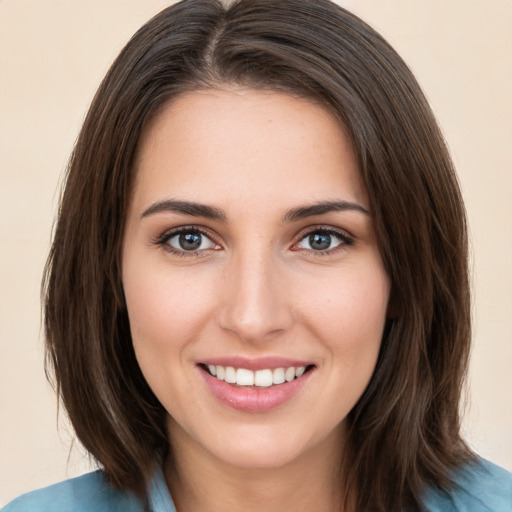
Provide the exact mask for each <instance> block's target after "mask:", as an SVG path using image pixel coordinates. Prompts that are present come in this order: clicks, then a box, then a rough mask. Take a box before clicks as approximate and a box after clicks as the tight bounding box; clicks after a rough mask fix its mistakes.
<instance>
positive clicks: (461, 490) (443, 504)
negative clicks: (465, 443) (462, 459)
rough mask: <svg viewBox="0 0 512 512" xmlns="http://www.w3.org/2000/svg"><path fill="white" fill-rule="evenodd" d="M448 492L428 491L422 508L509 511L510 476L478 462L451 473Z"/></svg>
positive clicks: (452, 511) (458, 511)
mask: <svg viewBox="0 0 512 512" xmlns="http://www.w3.org/2000/svg"><path fill="white" fill-rule="evenodd" d="M454 481H455V484H456V485H455V487H454V488H453V489H451V490H449V491H440V490H429V491H428V492H427V493H426V499H425V506H426V508H427V510H429V511H432V512H512V473H509V472H508V471H507V470H505V469H503V468H501V467H499V466H496V465H495V464H493V463H491V462H489V461H487V460H484V459H477V461H476V462H474V463H469V464H466V465H465V466H463V467H461V468H460V469H459V470H458V471H456V472H455V474H454Z"/></svg>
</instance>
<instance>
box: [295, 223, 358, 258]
mask: <svg viewBox="0 0 512 512" xmlns="http://www.w3.org/2000/svg"><path fill="white" fill-rule="evenodd" d="M352 243H353V240H352V238H351V237H349V236H348V235H346V234H343V233H341V232H338V231H334V230H327V229H316V230H315V231H310V232H309V233H307V234H306V235H305V236H304V237H302V238H301V240H300V241H299V242H298V243H297V244H296V246H295V247H296V248H297V249H303V250H306V251H313V252H319V253H322V252H329V251H333V250H335V249H336V248H338V247H340V246H341V245H352Z"/></svg>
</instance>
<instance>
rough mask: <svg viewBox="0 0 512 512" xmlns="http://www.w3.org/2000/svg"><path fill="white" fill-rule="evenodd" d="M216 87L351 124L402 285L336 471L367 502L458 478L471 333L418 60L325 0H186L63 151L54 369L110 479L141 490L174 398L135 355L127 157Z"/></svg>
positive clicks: (131, 47)
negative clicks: (282, 99)
mask: <svg viewBox="0 0 512 512" xmlns="http://www.w3.org/2000/svg"><path fill="white" fill-rule="evenodd" d="M223 84H236V85H242V86H247V87H250V88H264V89H269V90H275V91H281V92H283V91H284V92H288V93H290V94H295V95H299V96H301V97H305V98H308V99H310V100H311V101H314V102H318V103H320V104H322V105H324V106H325V107H326V108H327V109H329V110H330V111H332V112H333V113H334V114H335V115H336V116H337V118H338V119H339V122H340V123H341V124H342V125H343V126H344V128H345V130H346V132H347V133H348V134H349V137H350V139H351V142H352V144H353V147H354V151H355V153H356V155H357V159H358V163H359V168H360V172H361V175H362V178H363V180H364V183H365V185H366V190H367V192H368V195H369V198H370V203H371V211H372V217H373V221H374V224H375V229H376V233H377V238H378V244H379V248H380V252H381V255H382V258H383V260H384V264H385V267H386V269H387V272H388V274H389V276H390V278H391V282H392V296H391V310H392V319H391V320H390V321H389V323H388V325H387V326H386V329H385V333H384V336H383V340H382V346H381V351H380V356H379V360H378V363H377V367H376V369H375V372H374V375H373V377H372V380H371V382H370V384H369V385H368V387H367V389H366V390H365V392H364V394H363V396H362V397H361V399H360V400H359V401H358V403H357V405H356V406H355V407H354V409H353V410H352V411H351V412H350V414H349V418H348V420H349V427H350V429H349V442H348V449H347V453H346V454H345V460H344V461H343V465H344V466H345V467H348V468H350V471H349V472H348V474H347V475H345V477H344V478H345V482H344V484H345V485H346V487H345V489H347V493H348V494H350V493H351V492H353V490H354V489H356V493H355V495H356V496H357V510H359V511H367V510H372V511H373V510H379V511H386V512H391V511H397V510H402V509H407V510H417V509H421V494H422V492H423V491H424V489H425V487H426V486H429V485H431V486H437V487H439V488H447V487H449V486H450V482H451V479H450V473H451V471H452V470H453V469H454V468H455V467H456V466H457V465H459V464H461V463H462V462H464V461H466V460H468V459H471V457H472V455H471V452H470V451H469V449H468V448H467V446H466V445H465V444H464V442H463V441H462V440H461V437H460V432H459V430H460V419H459V401H460V395H461V387H462V383H463V380H464V376H465V372H466V367H467V362H468V353H469V344H470V311H469V286H468V268H467V233H466V221H465V212H464V206H463V203H462V199H461V194H460V191H459V187H458V183H457V179H456V176H455V172H454V168H453V165H452V162H451V160H450V157H449V155H448V152H447V149H446V146H445V143H444V141H443V137H442V135H441V133H440V130H439V128H438V126H437V124H436V121H435V119H434V117H433V114H432V112H431V109H430V107H429V105H428V104H427V101H426V100H425V97H424V95H423V93H422V91H421V90H420V88H419V86H418V84H417V82H416V80H415V79H414V77H413V75H412V73H411V72H410V70H409V69H408V67H407V66H406V65H405V64H404V62H403V61H402V59H401V58H400V57H399V56H398V55H397V53H396V52H395V51H394V50H393V49H392V48H391V47H390V46H389V44H388V43H387V42H386V41H385V40H384V39H383V38H382V37H381V36H380V35H379V34H377V33H376V32H375V31H374V30H373V29H372V28H370V27H369V26H368V25H366V24H365V23H364V22H363V21H361V20H360V19H358V18H357V17H356V16H354V15H353V14H351V13H350V12H347V11H346V10H344V9H342V8H341V7H339V6H337V5H336V4H334V3H332V2H330V1H329V0H279V1H275V0H238V1H235V2H231V3H230V5H228V6H226V5H223V3H222V2H221V1H220V0H184V1H182V2H179V3H177V4H175V5H173V6H171V7H169V8H167V9H165V10H164V11H162V12H161V13H160V14H158V15H157V16H155V17H154V18H153V19H152V20H150V21H149V22H148V23H147V24H146V25H145V26H143V27H142V28H141V29H140V30H139V31H138V32H137V33H136V34H135V35H134V36H133V38H132V39H131V40H130V41H129V42H128V44H127V45H126V47H125V48H124V49H123V50H122V51H121V53H120V55H119V56H118V58H117V59H116V61H115V62H114V64H113V65H112V67H111V69H110V70H109V72H108V73H107V75H106V77H105V79H104V80H103V82H102V84H101V85H100V87H99V90H98V92H97V94H96V96H95V98H94V100H93V102H92V105H91V107H90V110H89V112H88V115H87V117H86V119H85V122H84V125H83V128H82V130H81V132H80V135H79V138H78V141H77V143H76V146H75V148H74V151H73V154H72V156H71V159H70V162H69V167H68V174H67V181H66V183H65V188H64V191H63V195H62V200H61V205H60V210H59V215H58V222H57V225H56V230H55V235H54V241H53V246H52V248H51V252H50V255H49V259H48V262H47V267H46V272H45V279H44V293H45V304H44V306H45V310H44V311H45V334H46V343H47V355H48V358H47V363H48V365H47V372H48V374H49V375H53V377H54V382H55V383H56V387H57V391H58V394H59V396H60V397H61V399H62V401H63V404H64V406H65V408H66V409H67V412H68V413H69V416H70V418H71V421H72V424H73V426H74V428H75V430H76V433H77V436H78V438H79V439H80V441H81V442H82V443H83V445H84V446H85V448H86V449H87V450H88V451H89V452H90V454H92V456H93V457H94V458H95V459H96V460H97V461H98V462H99V463H100V465H101V466H102V467H103V468H104V470H105V472H106V474H107V476H108V477H109V479H110V481H111V483H112V484H113V485H114V486H116V487H120V488H128V489H131V490H132V491H135V492H136V493H138V494H144V492H145V488H146V485H147V482H148V479H149V477H150V475H151V474H152V472H153V470H154V465H155V464H156V463H157V461H158V460H159V458H161V457H163V456H165V454H166V453H167V451H168V450H169V440H168V438H167V433H166V428H165V418H166V414H167V413H166V411H165V410H164V408H163V406H162V405H161V404H160V403H159V401H158V400H157V399H156V397H155V396H154V394H153V393H152V391H151V390H150V388H149V386H148V385H147V383H146V381H145V379H144V377H143V376H142V373H141V371H140V369H139V366H138V364H137V361H136V358H135V355H134V350H133V348H132V341H131V336H130V329H129V324H128V317H127V311H126V304H125V299H124V296H123V285H122V281H121V272H120V268H121V261H120V255H121V245H122V241H123V229H124V222H125V218H126V210H127V204H128V202H129V199H130V189H131V186H132V183H133V168H134V159H135V155H136V151H137V144H138V141H139V139H140V137H141V133H142V132H143V130H144V128H145V126H146V125H147V124H148V122H149V120H150V119H151V118H152V117H153V116H155V115H156V114H157V113H158V112H159V111H160V110H161V109H162V107H163V105H165V104H167V103H168V102H169V101H170V100H172V98H174V97H176V96H177V95H179V94H182V93H184V92H186V91H191V90H197V89H202V88H215V87H222V86H223ZM340 485H342V483H341V482H340Z"/></svg>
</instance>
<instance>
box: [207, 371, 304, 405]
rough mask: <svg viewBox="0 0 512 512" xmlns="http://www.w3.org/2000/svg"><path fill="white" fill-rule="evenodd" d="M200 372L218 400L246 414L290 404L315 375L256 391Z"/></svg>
mask: <svg viewBox="0 0 512 512" xmlns="http://www.w3.org/2000/svg"><path fill="white" fill-rule="evenodd" d="M199 371H200V372H201V375H202V377H203V379H204V381H205V382H206V385H207V386H208V388H209V389H210V391H211V392H212V393H213V395H214V396H215V397H216V398H218V399H219V400H220V401H221V402H222V403H224V404H225V405H227V406H229V407H231V408H233V409H236V410H238V411H244V412H265V411H270V410H271V409H275V408H276V407H279V406H280V405H282V404H284V403H285V402H288V400H291V399H292V398H293V397H294V396H295V395H297V394H298V393H299V392H300V391H301V389H302V388H303V386H304V385H305V384H306V382H307V381H308V380H309V377H310V376H311V374H312V373H313V370H310V371H307V372H306V373H304V374H302V376H301V377H298V378H295V379H293V380H292V381H290V382H284V383H283V384H277V385H273V386H269V387H268V388H261V389H254V388H244V387H239V386H235V385H234V384H229V383H227V382H225V381H223V380H219V379H217V378H216V377H214V376H213V375H210V374H209V373H208V372H207V371H205V370H203V369H201V368H199Z"/></svg>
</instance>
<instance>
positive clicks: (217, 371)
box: [207, 364, 306, 388]
mask: <svg viewBox="0 0 512 512" xmlns="http://www.w3.org/2000/svg"><path fill="white" fill-rule="evenodd" d="M207 366H208V370H209V372H210V373H211V374H212V375H213V376H214V377H217V379H219V380H224V381H226V382H227V383H229V384H236V385H237V386H256V387H261V388H267V387H270V386H272V385H275V384H283V383H284V382H290V381H292V380H293V379H295V378H299V377H301V376H302V375H304V372H305V371H306V367H305V366H298V367H295V366H290V367H288V368H275V369H274V370H271V369H264V370H256V371H252V370H247V369H246V368H233V367H232V366H226V367H224V366H218V365H217V366H215V365H210V364H209V365H207Z"/></svg>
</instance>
